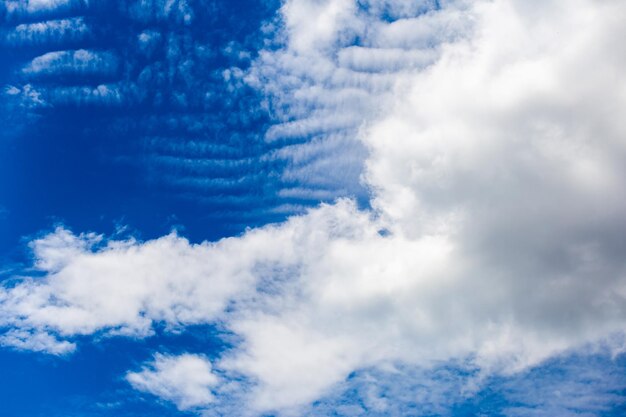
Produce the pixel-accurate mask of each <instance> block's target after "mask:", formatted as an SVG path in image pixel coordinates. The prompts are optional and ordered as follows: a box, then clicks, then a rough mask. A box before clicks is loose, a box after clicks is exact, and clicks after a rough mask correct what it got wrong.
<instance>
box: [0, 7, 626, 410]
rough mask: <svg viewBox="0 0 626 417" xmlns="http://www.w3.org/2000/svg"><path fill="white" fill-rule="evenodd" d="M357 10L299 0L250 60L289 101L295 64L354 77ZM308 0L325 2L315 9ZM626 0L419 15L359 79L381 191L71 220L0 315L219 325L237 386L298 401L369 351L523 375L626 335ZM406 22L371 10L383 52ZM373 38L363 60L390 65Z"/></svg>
mask: <svg viewBox="0 0 626 417" xmlns="http://www.w3.org/2000/svg"><path fill="white" fill-rule="evenodd" d="M376 4H378V3H376ZM393 4H396V3H393ZM398 4H399V3H398ZM299 7H301V8H299ZM398 7H399V6H398ZM356 10H357V9H356V6H355V5H354V4H352V3H351V2H347V1H344V2H341V1H329V2H322V3H311V2H308V1H303V2H299V1H298V0H292V1H290V2H288V3H287V5H286V6H285V8H283V11H284V13H285V18H286V19H288V20H289V19H293V20H292V23H289V21H288V22H287V28H288V34H289V36H291V38H292V39H293V41H292V43H293V45H292V44H289V45H288V46H287V47H286V48H287V49H282V50H281V49H279V50H278V51H276V52H269V51H266V52H264V53H263V54H262V55H261V57H260V58H259V61H257V64H256V65H258V66H259V67H258V68H257V69H258V71H259V72H256V73H254V72H253V73H252V75H251V78H254V76H258V75H259V74H270V75H266V76H267V77H268V78H267V79H270V80H273V81H272V82H270V83H269V84H268V85H267V86H266V87H267V90H266V92H267V93H268V94H276V96H274V99H275V100H276V101H277V102H278V103H282V104H283V105H285V107H289V105H291V104H294V106H295V108H298V106H297V104H298V103H300V100H301V99H302V97H303V96H304V95H298V94H292V91H293V90H289V88H290V86H292V85H293V84H292V83H296V88H295V90H296V91H298V92H299V91H304V90H306V89H308V88H309V86H306V85H300V84H299V81H298V78H297V77H295V78H294V77H293V74H294V73H295V74H306V75H307V78H306V80H307V83H309V84H310V85H311V86H320V88H322V87H324V88H327V87H328V86H331V87H332V91H333V92H345V90H346V88H348V86H349V87H351V88H352V87H353V81H349V80H348V75H346V74H350V73H349V72H346V71H345V69H342V68H338V67H337V66H336V65H335V64H334V63H333V61H332V57H330V56H328V57H326V56H325V55H324V54H325V53H326V52H323V53H322V52H319V51H320V50H322V51H327V50H331V51H332V50H333V49H332V48H334V47H335V46H336V45H341V42H343V39H344V36H345V33H347V32H346V31H344V30H343V29H346V28H347V30H353V28H354V27H359V25H358V24H357V23H359V22H361V20H359V19H361V17H358V16H361V15H360V14H359V13H360V12H357V11H356ZM398 10H399V11H398V13H405V12H406V10H404V9H402V8H399V9H398ZM403 10H404V11H403ZM306 13H311V14H314V15H315V13H318V14H319V16H318V15H315V16H317V17H318V18H312V19H311V20H310V21H307V22H306V24H305V23H303V19H304V17H303V16H305V15H306ZM351 13H352V14H351ZM355 15H358V16H357V18H354V19H356V20H354V19H353V18H352V17H350V16H355ZM625 15H626V9H625V8H624V7H623V5H622V4H621V2H620V1H617V0H607V1H605V2H602V3H599V2H592V1H590V0H574V1H569V2H567V3H565V2H563V1H556V0H553V1H548V2H533V4H532V7H530V6H528V5H527V3H525V2H522V1H516V0H497V1H492V2H491V1H490V2H486V1H485V2H483V1H477V2H474V3H472V4H471V5H470V6H464V5H460V6H459V5H456V4H452V5H448V6H446V7H444V8H443V9H442V10H440V11H432V12H431V13H427V14H425V15H422V17H415V19H418V20H419V19H424V20H419V21H420V22H422V23H423V26H420V27H421V28H422V29H420V30H422V31H423V32H421V33H420V34H419V36H422V37H423V39H437V41H436V42H438V43H437V46H436V48H435V49H436V50H435V52H436V54H437V56H438V58H437V59H436V60H434V61H433V62H432V63H430V64H429V65H427V66H425V67H424V65H422V64H420V65H417V66H410V67H409V68H406V69H403V70H401V71H397V72H393V73H386V74H382V75H381V74H374V75H372V74H369V75H367V74H362V75H363V79H365V80H371V78H367V77H372V76H376V77H382V79H384V80H385V81H384V83H383V84H384V85H383V84H379V85H377V86H375V87H373V86H372V85H373V84H367V88H365V89H364V90H365V91H364V94H365V95H367V96H368V97H371V99H368V102H367V103H366V104H365V105H364V106H363V109H364V110H362V116H363V118H364V120H365V123H362V124H361V125H360V126H356V127H355V129H354V132H357V131H358V132H359V139H360V141H361V142H360V143H362V144H363V146H364V147H365V148H367V149H368V152H369V154H368V157H367V160H366V164H365V167H366V171H365V174H364V179H365V181H366V183H367V185H368V186H369V187H370V189H371V191H372V193H373V198H372V200H371V202H372V206H373V210H371V211H364V210H359V209H357V208H356V207H355V205H354V204H353V203H350V202H347V201H340V202H338V203H337V204H333V205H323V206H321V207H320V208H318V209H315V210H312V211H310V212H308V213H307V214H304V215H302V216H298V217H293V218H291V219H290V220H288V221H287V222H285V223H283V224H280V225H275V226H268V227H264V228H261V229H255V230H251V231H249V232H247V233H246V234H244V235H243V236H241V237H236V238H230V239H224V240H222V241H219V242H217V243H204V244H201V245H191V244H189V242H187V241H186V240H185V239H183V238H180V237H177V236H176V235H169V236H166V237H163V238H160V239H157V240H153V241H149V242H136V241H102V242H100V241H98V238H97V237H96V236H93V235H83V236H75V235H72V234H70V233H69V232H67V231H66V230H64V229H59V230H57V231H56V232H55V233H53V234H51V235H49V236H47V237H44V238H42V239H41V240H38V241H36V242H35V243H34V250H35V257H36V265H37V266H38V267H39V268H40V269H42V270H43V272H44V273H45V274H44V275H45V276H44V277H43V278H32V279H26V280H24V281H21V282H18V283H16V284H15V286H13V287H11V288H8V287H6V288H4V289H3V290H2V291H1V292H0V324H1V325H2V326H4V327H11V328H14V329H17V330H19V331H23V332H31V333H33V334H38V335H49V336H50V337H55V338H58V340H60V341H63V340H69V341H71V339H72V336H74V335H78V334H90V333H93V332H96V331H105V332H109V333H127V334H133V335H146V334H149V333H150V329H151V326H152V324H153V323H154V322H165V323H166V324H167V325H168V326H170V327H179V326H184V325H187V324H197V323H215V322H219V323H220V324H221V325H222V326H225V327H226V328H228V329H230V330H232V331H233V332H234V333H236V334H237V335H239V336H241V338H242V343H241V344H240V345H238V346H236V347H235V348H233V350H231V351H229V352H227V353H226V354H224V356H223V357H221V358H218V359H217V360H216V361H214V366H215V368H218V369H220V371H222V372H224V373H225V374H230V373H235V374H237V375H244V376H245V377H246V378H248V380H250V381H253V386H252V387H251V388H250V389H249V390H246V391H245V392H244V393H242V394H241V395H242V396H243V397H244V398H245V402H246V407H247V408H249V409H250V410H251V411H252V412H253V413H254V412H257V413H262V412H271V411H277V412H283V413H288V412H291V413H292V414H297V413H299V410H301V407H302V406H304V405H306V404H307V403H310V402H311V401H314V400H315V399H317V398H320V397H321V396H323V395H325V394H327V393H329V392H330V391H331V390H332V388H333V387H334V386H336V384H339V383H341V382H342V381H343V380H345V378H346V377H347V376H348V375H349V374H350V373H351V372H352V371H355V370H359V369H363V368H377V367H383V366H387V365H389V364H394V363H404V364H410V365H411V366H416V367H429V366H431V365H433V364H435V363H438V362H440V361H443V362H445V361H450V360H457V361H460V362H461V363H468V364H471V365H472V366H475V367H478V368H479V369H480V370H481V372H483V373H484V374H486V375H488V374H491V373H494V372H496V373H512V372H518V371H520V370H523V369H526V368H528V367H529V366H533V365H536V364H538V363H540V362H541V361H543V360H545V359H546V358H549V357H551V356H553V355H555V354H557V353H560V352H564V351H567V350H569V349H574V348H576V347H578V346H581V345H583V344H585V343H588V342H597V341H601V340H603V338H606V337H607V336H609V335H611V334H614V333H621V332H623V331H624V330H625V325H626V309H624V305H625V304H626V261H624V257H623V250H624V243H623V236H624V235H625V234H626V225H625V224H624V221H623V213H624V212H625V210H626V192H625V191H624V190H626V184H625V183H624V181H625V180H624V178H626V175H624V174H626V172H624V171H625V169H626V168H624V167H626V160H625V158H626V152H625V150H626V143H625V142H624V137H626V123H625V122H624V119H623V117H621V115H622V114H623V112H624V110H625V109H626V78H625V76H624V74H626V73H625V72H624V69H625V68H626V53H625V52H624V50H623V48H621V49H620V48H616V47H615V45H619V42H620V41H621V39H624V38H626V33H625V32H626V27H624V25H623V21H624V19H625V18H626V16H625ZM405 18H408V17H405ZM346 19H347V20H346ZM351 19H352V20H351ZM348 20H349V21H348ZM379 20H380V19H379ZM398 22H399V21H396V22H394V23H386V22H382V21H381V22H379V23H378V29H377V30H378V32H376V31H375V32H374V34H373V35H371V37H369V38H366V39H368V40H369V41H370V42H371V45H374V46H375V47H376V48H382V47H383V46H381V42H383V41H385V40H386V39H391V38H389V36H391V35H388V37H385V36H382V35H379V34H380V33H387V34H389V33H391V32H389V31H390V30H391V29H389V28H394V32H393V36H394V38H393V42H391V41H390V45H388V46H385V47H388V48H392V49H390V50H391V51H392V52H385V54H391V53H394V54H395V53H396V52H393V51H396V48H399V47H400V46H398V45H399V44H400V43H401V42H400V41H398V36H400V35H399V33H400V32H403V31H406V35H407V36H413V37H415V36H418V35H416V33H417V32H416V29H415V28H414V27H413V26H410V27H409V26H407V27H403V26H401V25H399V23H398ZM450 22H453V23H450ZM468 22H469V23H468ZM470 23H471V24H470ZM300 27H302V33H299V32H298V30H299V28H300ZM441 27H445V28H446V29H447V30H448V32H446V30H442V29H441ZM459 28H461V29H462V30H461V29H459ZM431 31H434V32H436V33H444V34H445V36H443V38H441V37H438V36H434V35H433V36H430V37H429V36H428V35H429V34H430V32H431ZM461 34H462V35H463V36H460V35H461ZM391 43H392V45H391ZM294 45H295V46H294ZM289 48H295V49H294V50H295V52H294V50H291V49H289ZM325 48H326V49H325ZM328 48H330V49H328ZM334 50H335V51H336V49H334ZM377 51H378V50H375V51H374V52H371V51H370V52H368V53H367V54H370V55H367V54H364V55H362V56H361V57H360V58H359V59H363V61H362V62H361V61H359V62H360V64H359V65H361V66H362V67H363V66H368V67H376V66H378V67H377V68H378V69H380V65H379V62H380V56H378V55H376V54H378V53H379V52H377ZM411 53H414V52H411ZM307 54H310V55H309V56H308V58H307ZM409 56H411V55H409ZM302 57H304V58H302ZM319 57H322V58H324V59H323V60H320V61H319V62H317V63H315V62H314V61H315V60H316V59H317V58H319ZM309 58H310V59H309ZM302 59H304V60H302ZM310 63H313V64H311V65H309V64H310ZM366 64H367V65H366ZM264 65H267V66H265V67H264ZM394 65H395V64H394ZM403 65H404V64H403ZM263 71H266V72H265V73H264V72H263ZM281 71H282V72H281ZM255 74H256V75H255ZM284 74H288V75H287V76H283V75H284ZM289 74H291V75H289ZM259 80H261V78H259ZM385 85H389V86H392V87H393V89H392V90H390V91H386V90H385V88H384V87H385ZM281 91H283V92H284V91H287V92H284V93H281ZM312 96H314V94H311V95H308V96H307V98H306V99H307V100H310V98H311V97H312ZM321 96H324V94H320V97H321ZM342 99H343V98H342ZM330 101H332V100H330ZM307 106H308V104H305V105H303V107H301V108H300V110H302V114H303V115H306V113H307V111H306V109H307V108H309V109H311V107H307ZM324 106H325V105H320V108H321V109H322V110H324V109H325V107H324ZM313 110H319V108H317V107H314V108H313ZM287 113H289V110H287ZM309 114H310V113H309ZM319 114H326V113H324V112H323V111H320V112H319ZM302 118H303V120H306V119H304V118H305V116H302ZM288 119H289V117H285V121H287V120H288ZM334 120H335V119H334V118H331V119H330V121H324V120H323V118H320V122H319V126H321V127H322V128H325V127H326V126H325V125H324V123H327V122H328V123H331V122H333V121H334ZM305 125H306V124H305ZM286 126H287V127H289V126H293V125H286ZM306 127H307V129H309V128H310V125H306ZM282 128H283V129H285V126H283V127H282ZM276 129H280V128H276ZM276 129H274V130H276ZM329 137H330V136H329ZM330 148H331V149H332V147H330ZM313 152H314V151H313V150H311V149H310V148H309V149H306V148H300V149H298V150H297V151H294V153H293V155H294V156H293V157H294V158H301V157H303V155H304V156H306V155H307V154H311V153H313ZM320 166H323V164H321V165H320ZM303 173H304V171H303ZM313 180H317V178H314V179H313ZM298 192H302V190H300V191H298ZM383 230H386V231H387V232H386V233H381V232H382V231H383ZM20 340H25V339H20ZM4 343H5V344H6V343H12V344H13V345H16V346H17V347H25V346H24V345H22V344H21V342H20V341H19V340H18V341H17V342H11V341H10V339H9V341H7V339H6V338H5V339H4ZM54 346H56V345H54V344H53V345H52V346H51V349H52V348H54ZM157 363H158V359H157ZM157 368H158V366H157V365H155V369H157ZM209 370H210V368H209ZM150 372H155V371H150ZM146 375H152V374H150V373H148V374H146ZM144 376H145V375H144ZM148 380H149V379H148V378H147V377H146V378H144V381H148ZM131 382H132V381H131ZM146 384H147V383H146ZM183 387H184V385H183ZM146 390H148V391H150V392H155V391H156V390H149V389H147V388H146ZM163 392H165V391H158V392H157V395H161V396H162V397H164V398H166V399H170V400H173V401H175V402H178V400H177V399H175V398H172V397H168V396H167V395H168V394H162V393H163ZM203 392H205V393H206V392H208V391H203ZM215 401H219V398H218V397H215ZM207 407H208V408H210V406H207Z"/></svg>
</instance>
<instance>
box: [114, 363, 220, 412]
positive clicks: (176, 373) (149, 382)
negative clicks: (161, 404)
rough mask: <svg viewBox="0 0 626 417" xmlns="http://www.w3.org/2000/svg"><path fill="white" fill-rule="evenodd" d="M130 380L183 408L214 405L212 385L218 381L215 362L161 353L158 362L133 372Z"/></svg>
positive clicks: (128, 376)
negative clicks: (213, 368)
mask: <svg viewBox="0 0 626 417" xmlns="http://www.w3.org/2000/svg"><path fill="white" fill-rule="evenodd" d="M126 379H127V380H128V382H130V384H131V385H132V386H133V387H134V388H135V389H137V390H139V391H144V392H148V393H150V394H153V395H156V396H158V397H161V398H163V399H164V400H167V401H171V402H173V403H174V404H176V406H177V407H178V409H180V410H188V409H193V408H198V407H202V406H207V405H209V404H211V403H212V402H213V401H214V398H213V394H212V393H211V387H213V386H215V385H217V383H218V378H217V376H215V374H213V373H212V370H211V363H210V362H209V361H208V360H206V359H205V358H203V357H202V356H198V355H191V354H183V355H179V356H165V355H161V354H157V355H155V357H154V362H152V363H150V364H148V365H147V366H144V368H143V369H142V370H141V371H139V372H129V373H128V374H127V375H126Z"/></svg>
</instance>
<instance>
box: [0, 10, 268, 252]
mask: <svg viewBox="0 0 626 417" xmlns="http://www.w3.org/2000/svg"><path fill="white" fill-rule="evenodd" d="M196 3H197V4H196ZM201 3H207V4H201ZM190 4H191V9H192V11H193V13H194V14H193V20H192V23H191V24H184V23H181V22H180V20H179V19H178V18H177V17H176V16H169V17H158V16H157V17H154V16H150V15H149V13H148V12H146V15H145V16H143V15H142V16H139V17H137V16H129V14H131V12H129V11H128V10H126V9H125V7H127V8H129V7H130V5H132V2H131V3H128V4H125V3H124V2H92V3H91V5H90V7H89V8H86V7H84V6H83V7H76V8H75V10H69V11H60V12H56V13H48V14H45V13H42V14H40V15H37V14H35V15H33V16H22V17H19V16H18V17H17V18H16V17H13V16H5V18H4V24H3V25H2V26H3V30H4V31H5V32H7V31H11V30H12V29H13V28H14V27H15V26H16V24H18V23H19V24H25V23H29V22H32V21H35V22H36V21H46V20H47V19H53V18H57V19H58V18H71V17H72V16H79V17H81V18H82V19H84V22H86V24H87V25H88V26H89V28H90V33H89V35H87V36H83V37H79V36H71V35H69V34H68V35H66V36H65V38H67V39H64V38H63V37H61V38H58V37H52V36H51V37H49V38H47V37H46V36H40V37H39V38H36V39H34V40H30V41H28V40H26V41H22V42H17V41H15V42H12V43H11V42H9V41H7V40H5V42H4V44H3V45H2V47H1V48H2V49H1V53H2V59H1V60H0V77H2V81H3V86H4V87H3V88H5V89H6V88H10V86H17V87H18V88H22V86H24V85H30V86H32V88H36V89H37V90H38V91H40V92H41V94H42V97H43V99H44V100H45V101H46V104H45V105H41V106H37V105H32V103H24V102H19V103H18V102H17V100H11V96H8V95H4V96H3V99H2V100H3V101H4V103H2V113H3V115H2V123H3V129H2V133H0V134H1V135H2V137H1V140H0V206H1V207H2V208H3V210H2V214H0V216H1V217H0V222H1V224H2V233H1V234H0V254H2V255H1V256H2V257H4V258H9V259H11V258H20V254H21V253H22V252H23V250H24V248H23V246H22V245H21V242H22V238H23V237H24V236H32V235H34V234H37V233H39V232H41V231H46V230H50V228H51V227H52V226H53V225H55V224H58V223H62V224H65V225H66V226H67V227H69V228H71V229H73V230H77V231H83V230H92V231H96V232H99V233H106V234H110V233H112V232H114V231H115V230H116V228H117V227H121V226H128V227H129V228H130V232H131V233H134V234H136V235H137V236H138V237H140V238H144V239H147V238H152V237H156V236H160V235H162V234H164V233H167V232H169V231H170V230H171V229H172V228H177V229H179V230H180V231H181V233H182V234H184V235H185V236H188V237H189V238H190V239H192V240H194V241H200V240H203V239H215V238H218V237H222V236H224V235H230V234H233V233H237V232H238V231H241V230H243V228H244V227H246V226H248V225H254V224H258V223H264V222H266V220H274V217H271V215H270V216H269V217H268V216H267V215H264V214H259V215H254V216H248V217H246V216H240V215H238V214H239V213H240V212H244V213H246V212H253V211H254V210H257V209H258V208H259V207H262V206H264V205H267V204H271V202H270V203H268V199H270V198H271V190H267V185H265V186H264V187H265V189H262V188H261V187H258V186H257V184H255V183H254V181H249V182H248V183H246V184H245V188H244V189H242V190H240V191H239V195H240V196H245V197H246V198H245V199H244V198H240V199H236V200H235V202H232V201H231V200H229V199H228V198H226V197H228V196H227V195H225V194H224V193H227V192H229V191H228V190H222V189H219V187H216V186H214V187H213V188H211V185H206V186H205V185H203V184H195V185H194V184H193V183H192V184H182V185H181V183H177V182H176V181H175V179H176V177H178V178H180V177H184V178H187V179H188V178H196V179H204V178H213V177H217V178H223V177H228V176H229V175H230V176H232V177H235V178H245V177H253V176H255V175H261V174H263V173H267V172H268V170H271V169H272V167H269V166H267V165H266V164H265V165H263V164H260V163H256V162H254V161H252V162H251V163H248V164H247V165H245V166H241V167H238V168H237V170H236V172H233V170H232V169H231V170H230V171H228V172H226V171H225V170H224V172H219V170H218V169H217V168H216V169H214V170H213V171H207V172H189V171H188V170H187V168H186V167H184V166H182V167H181V166H175V164H174V163H170V164H168V161H165V162H160V163H159V162H155V159H156V158H154V157H155V156H173V157H181V158H184V157H186V156H187V155H186V153H185V149H164V148H163V147H159V144H160V143H162V142H163V140H164V139H168V138H176V139H177V140H179V142H181V143H188V142H189V141H194V142H195V143H199V144H205V145H206V144H209V145H210V144H213V143H222V144H231V145H233V144H234V145H237V146H238V145H239V144H243V145H244V146H240V147H239V148H240V151H243V153H247V155H243V153H242V155H230V154H228V155H225V154H224V153H222V154H218V155H208V154H206V155H203V154H198V153H197V152H196V154H195V155H193V157H195V158H202V157H206V158H215V157H220V158H221V157H232V158H241V157H250V158H255V157H258V155H260V154H261V153H262V152H264V151H265V149H264V147H265V146H266V145H265V144H264V143H263V140H262V137H263V133H264V130H265V124H266V123H267V120H266V119H267V117H266V116H265V114H264V113H263V112H262V111H261V110H260V109H259V98H258V97H257V95H256V93H254V92H252V91H251V90H246V89H239V90H238V91H237V92H232V91H228V85H227V82H226V81H224V79H223V77H222V71H224V70H225V69H227V68H229V67H231V66H238V67H241V68H244V69H245V67H246V65H249V62H250V59H251V58H252V54H254V51H256V50H258V49H259V47H260V46H262V42H263V39H262V37H261V36H260V26H261V24H262V22H263V21H265V20H267V19H269V18H270V17H271V16H272V15H273V13H274V12H275V8H276V2H272V1H268V2H253V1H217V2H200V1H195V2H190ZM177 19H178V20H177ZM142 33H149V34H157V35H155V38H158V39H157V40H156V41H154V43H155V45H153V46H151V48H153V50H152V51H150V53H149V54H148V53H145V54H143V55H142V53H141V52H140V51H138V48H139V47H138V46H137V43H138V40H137V39H138V37H139V36H140V35H141V34H142ZM7 37H8V36H7ZM174 44H176V45H175V46H171V45H174ZM200 48H203V49H204V50H203V51H202V52H198V50H199V49H200ZM58 50H87V51H96V52H102V51H105V52H106V53H109V54H110V55H111V56H113V57H115V60H116V61H115V63H114V65H111V66H112V67H114V68H112V69H108V70H101V69H98V68H86V69H84V70H83V71H78V70H74V71H72V70H71V69H67V68H65V69H64V68H57V69H56V70H52V71H50V72H49V73H46V74H37V75H32V74H31V75H29V74H25V72H24V71H23V70H22V69H23V68H24V67H25V66H27V65H28V63H29V61H30V60H32V59H33V58H35V57H37V56H40V55H42V54H46V53H49V52H54V51H58ZM239 52H242V55H243V53H244V52H245V53H246V54H247V55H246V56H245V57H244V58H239V57H238V56H235V55H237V54H239ZM175 54H178V56H175ZM181 62H182V63H184V65H186V66H187V67H188V68H187V67H186V68H187V70H188V72H189V74H187V75H182V74H181V72H182V70H181V69H180V68H181V67H182V65H183V64H181ZM142 71H143V73H142ZM142 74H143V75H142ZM102 84H106V85H111V84H114V85H115V86H117V87H118V88H119V90H120V91H121V93H120V98H119V100H118V101H116V102H109V101H106V100H104V99H94V100H91V101H90V100H88V99H87V98H85V97H81V96H80V94H76V93H74V94H72V93H71V92H70V93H65V94H62V93H59V91H61V89H62V88H64V87H70V88H71V87H76V86H80V87H84V86H88V87H91V88H95V87H97V86H98V85H102ZM209 93H210V96H211V97H209V98H207V97H205V96H208V95H209ZM175 94H178V95H179V96H181V95H182V96H184V97H185V99H184V100H182V101H176V100H174V98H173V96H174V95H175ZM168 119H170V120H178V123H177V124H172V123H170V121H169V120H168ZM194 123H195V124H197V125H198V126H194V125H193V124H194ZM233 147H234V146H233ZM230 192H231V193H233V191H230ZM192 195H195V197H193V198H192ZM235 196H236V194H235ZM234 218H244V221H243V222H242V221H239V220H237V221H234V220H233V219H234ZM275 218H276V219H279V218H280V216H275Z"/></svg>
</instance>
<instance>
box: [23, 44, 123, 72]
mask: <svg viewBox="0 0 626 417" xmlns="http://www.w3.org/2000/svg"><path fill="white" fill-rule="evenodd" d="M118 65H119V62H118V58H117V57H116V56H115V54H113V53H111V52H106V51H89V50H85V49H78V50H75V51H55V52H48V53H45V54H43V55H40V56H38V57H35V58H34V59H33V60H32V61H31V62H30V63H29V64H28V65H26V66H25V67H24V68H23V70H22V71H23V72H24V73H25V74H27V75H30V76H37V75H63V74H78V75H85V74H89V75H111V74H114V73H115V71H117V68H118Z"/></svg>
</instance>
